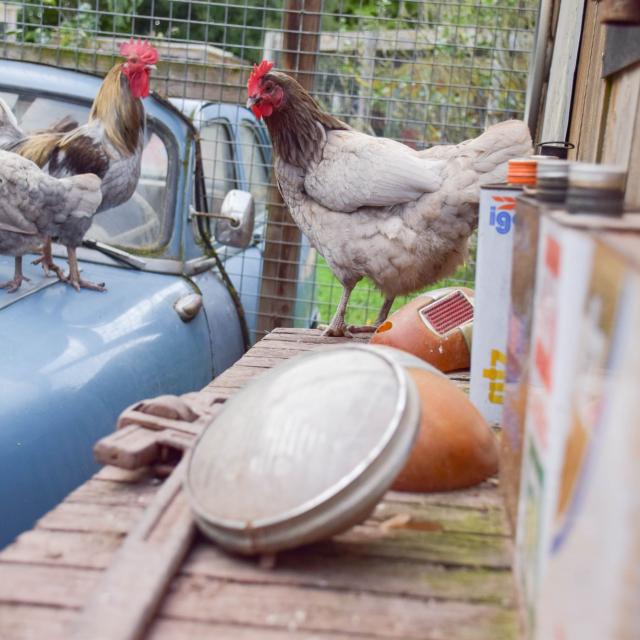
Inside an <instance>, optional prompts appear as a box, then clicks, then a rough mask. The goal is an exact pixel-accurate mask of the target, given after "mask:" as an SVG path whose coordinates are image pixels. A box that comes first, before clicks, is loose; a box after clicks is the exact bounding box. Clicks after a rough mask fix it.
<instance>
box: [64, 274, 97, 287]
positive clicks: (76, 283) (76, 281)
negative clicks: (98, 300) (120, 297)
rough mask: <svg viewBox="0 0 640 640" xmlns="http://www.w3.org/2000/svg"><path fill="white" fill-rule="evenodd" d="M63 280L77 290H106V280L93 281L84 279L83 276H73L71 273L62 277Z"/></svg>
mask: <svg viewBox="0 0 640 640" xmlns="http://www.w3.org/2000/svg"><path fill="white" fill-rule="evenodd" d="M62 281H63V282H66V283H67V284H70V285H71V286H72V287H73V288H74V289H75V290H76V291H80V289H93V290H94V291H106V290H107V287H105V284H104V282H91V281H89V280H83V279H82V278H80V277H78V278H73V277H72V276H71V274H69V275H68V276H65V277H64V278H63V279H62Z"/></svg>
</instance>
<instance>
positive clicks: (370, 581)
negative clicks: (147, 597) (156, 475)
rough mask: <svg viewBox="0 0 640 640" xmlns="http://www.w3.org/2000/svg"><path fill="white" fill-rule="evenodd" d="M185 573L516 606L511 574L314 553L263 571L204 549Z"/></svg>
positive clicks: (249, 561)
mask: <svg viewBox="0 0 640 640" xmlns="http://www.w3.org/2000/svg"><path fill="white" fill-rule="evenodd" d="M181 573H182V574H183V575H185V576H190V575H193V576H198V575H201V576H208V577H210V578H216V579H219V580H226V581H230V582H242V583H249V584H264V585H272V584H279V585H288V586H297V587H303V588H317V589H326V590H338V591H341V592H344V591H353V592H357V593H374V594H378V595H389V596H394V597H395V596H398V597H401V596H404V595H406V596H411V597H416V598H418V597H419V598H437V599H439V600H455V601H459V602H475V603H485V604H497V605H503V606H512V605H513V604H514V601H513V578H512V576H511V572H510V571H504V570H497V571H494V570H476V569H473V570H470V569H467V568H445V567H443V566H438V565H435V566H434V565H433V564H419V563H415V562H396V561H394V560H389V559H385V558H375V557H368V556H363V555H354V554H345V555H330V554H329V555H327V554H322V553H318V552H316V551H315V549H314V548H311V549H304V550H300V549H298V550H294V551H288V552H283V553H280V554H278V556H277V559H276V564H275V567H274V568H273V569H264V568H261V567H260V565H259V564H258V562H257V561H256V560H255V559H253V558H246V559H245V558H234V557H232V556H229V555H228V554H225V553H224V552H222V551H220V550H219V549H218V548H216V547H215V546H213V545H199V546H198V547H197V548H196V549H194V551H193V553H192V554H191V556H190V557H189V558H188V560H187V562H186V564H185V565H184V567H183V568H182V571H181Z"/></svg>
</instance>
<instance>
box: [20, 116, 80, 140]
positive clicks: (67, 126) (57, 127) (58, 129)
mask: <svg viewBox="0 0 640 640" xmlns="http://www.w3.org/2000/svg"><path fill="white" fill-rule="evenodd" d="M77 128H78V121H77V120H74V119H73V118H72V117H71V116H64V117H62V118H60V120H58V121H57V122H54V123H53V124H52V125H51V126H50V127H47V128H46V129H38V130H37V131H32V132H31V134H30V135H37V134H40V133H69V132H70V131H73V130H74V129H77Z"/></svg>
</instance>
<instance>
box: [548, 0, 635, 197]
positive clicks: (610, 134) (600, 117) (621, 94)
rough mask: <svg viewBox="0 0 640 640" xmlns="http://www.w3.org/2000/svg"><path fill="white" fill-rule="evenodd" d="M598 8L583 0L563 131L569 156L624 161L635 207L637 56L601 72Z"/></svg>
mask: <svg viewBox="0 0 640 640" xmlns="http://www.w3.org/2000/svg"><path fill="white" fill-rule="evenodd" d="M602 11H603V7H602V4H601V3H600V2H595V1H594V0H587V1H586V5H585V11H584V18H583V26H582V36H581V41H580V49H579V54H578V64H577V68H576V76H575V84H574V90H573V99H572V103H571V115H570V120H569V131H568V136H567V139H568V140H570V141H571V142H573V143H574V144H575V145H576V149H575V150H574V151H573V152H572V155H570V156H569V157H570V159H574V160H583V161H585V162H602V163H612V164H621V165H623V166H625V167H627V169H628V179H627V192H626V202H627V204H628V205H629V206H631V207H634V208H635V207H638V208H640V115H639V113H638V107H639V106H640V62H636V63H635V64H633V65H630V66H628V67H626V68H624V69H621V70H620V71H618V72H617V73H615V74H613V75H611V76H609V77H607V78H603V77H602V66H603V55H604V50H605V34H606V28H607V27H606V25H604V24H602V23H601V17H602ZM628 28H632V27H628ZM550 108H551V105H548V104H547V105H546V108H545V111H547V110H549V109H550Z"/></svg>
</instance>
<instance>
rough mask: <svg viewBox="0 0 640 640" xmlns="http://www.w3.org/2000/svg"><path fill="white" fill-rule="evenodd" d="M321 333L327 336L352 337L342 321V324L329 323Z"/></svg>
mask: <svg viewBox="0 0 640 640" xmlns="http://www.w3.org/2000/svg"><path fill="white" fill-rule="evenodd" d="M322 335H323V336H324V337H329V338H353V335H352V334H351V332H350V331H349V328H348V327H347V325H346V324H344V322H343V323H342V324H336V325H334V324H330V325H329V326H328V327H327V328H326V329H325V330H324V331H323V332H322Z"/></svg>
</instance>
